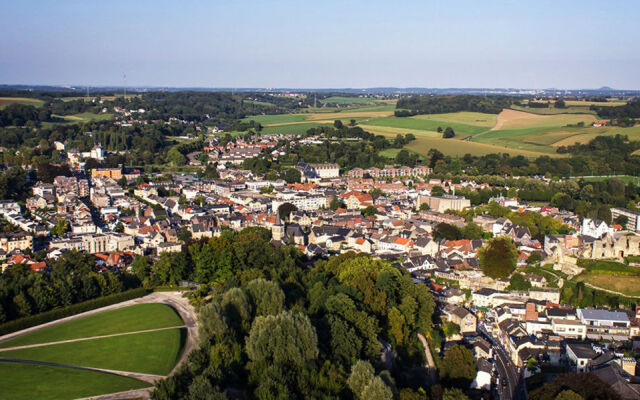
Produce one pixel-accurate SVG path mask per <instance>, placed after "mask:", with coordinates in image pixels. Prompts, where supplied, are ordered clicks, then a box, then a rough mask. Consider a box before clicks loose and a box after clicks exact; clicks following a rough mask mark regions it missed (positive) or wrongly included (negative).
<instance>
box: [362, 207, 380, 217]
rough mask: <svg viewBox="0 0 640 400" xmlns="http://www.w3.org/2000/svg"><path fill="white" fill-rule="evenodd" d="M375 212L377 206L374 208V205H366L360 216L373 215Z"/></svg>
mask: <svg viewBox="0 0 640 400" xmlns="http://www.w3.org/2000/svg"><path fill="white" fill-rule="evenodd" d="M376 212H378V209H377V208H375V207H374V206H367V207H366V208H365V209H363V210H362V216H364V217H373V216H375V215H376Z"/></svg>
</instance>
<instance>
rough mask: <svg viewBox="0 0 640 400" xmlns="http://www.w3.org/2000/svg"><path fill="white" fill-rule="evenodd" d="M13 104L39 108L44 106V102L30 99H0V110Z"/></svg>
mask: <svg viewBox="0 0 640 400" xmlns="http://www.w3.org/2000/svg"><path fill="white" fill-rule="evenodd" d="M15 103H18V104H26V105H28V106H34V107H39V106H41V105H42V104H44V101H42V100H40V99H32V98H30V97H0V109H2V108H4V107H6V106H8V105H9V104H15Z"/></svg>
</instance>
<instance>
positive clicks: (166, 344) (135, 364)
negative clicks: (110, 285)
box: [0, 328, 186, 375]
mask: <svg viewBox="0 0 640 400" xmlns="http://www.w3.org/2000/svg"><path fill="white" fill-rule="evenodd" d="M185 340H186V328H176V329H169V330H162V331H155V332H148V333H136V334H132V335H124V336H113V337H108V338H102V339H92V340H86V341H80V342H72V343H64V344H56V345H49V346H42V347H32V348H27V349H20V350H10V351H3V352H0V356H1V357H6V358H16V359H20V360H34V361H47V362H53V363H60V364H69V365H79V366H83V367H95V368H106V369H113V370H121V371H131V372H141V373H146V374H156V375H167V374H168V373H169V372H170V371H171V369H172V368H173V366H174V365H175V364H176V362H177V361H178V359H179V358H180V355H181V353H182V348H183V345H184V342H185Z"/></svg>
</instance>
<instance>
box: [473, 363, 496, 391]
mask: <svg viewBox="0 0 640 400" xmlns="http://www.w3.org/2000/svg"><path fill="white" fill-rule="evenodd" d="M492 369H493V365H491V363H490V362H489V361H487V360H485V359H484V358H479V359H477V360H476V370H477V371H478V373H477V374H476V377H475V379H474V380H473V382H471V388H472V389H478V390H491V371H492Z"/></svg>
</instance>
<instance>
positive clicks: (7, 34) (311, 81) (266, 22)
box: [0, 0, 640, 90]
mask: <svg viewBox="0 0 640 400" xmlns="http://www.w3.org/2000/svg"><path fill="white" fill-rule="evenodd" d="M1 1H2V9H3V13H2V15H0V22H1V26H0V34H2V36H3V39H4V40H3V41H2V42H1V43H0V51H1V52H2V54H3V57H2V58H1V59H0V83H2V84H9V85H14V84H15V85H20V84H23V85H53V86H80V87H82V86H116V87H121V86H128V87H172V88H173V87H175V88H180V87H184V88H188V87H192V88H292V89H294V88H301V89H306V88H313V89H327V88H331V89H339V88H340V89H345V88H353V89H359V88H381V87H397V88H521V89H597V88H600V87H603V86H608V87H612V88H615V89H627V90H634V89H640V75H639V74H637V72H636V71H637V67H638V66H639V65H640V55H638V50H639V46H640V44H639V43H640V40H639V39H640V33H638V31H637V29H636V21H637V20H638V17H640V12H639V11H640V6H638V5H637V4H636V3H635V2H633V1H620V2H617V3H615V4H613V5H612V7H608V8H607V9H606V10H605V11H603V8H602V3H601V2H596V1H582V2H551V1H539V2H536V4H527V3H521V2H512V1H496V2H492V3H491V4H481V5H478V4H477V3H476V2H472V1H452V2H448V3H447V4H446V5H442V4H438V3H435V4H434V3H432V2H406V3H403V4H402V5H395V4H393V5H392V4H390V3H388V2H380V1H367V2H363V1H355V2H350V3H348V4H347V3H341V2H336V1H326V2H323V3H320V4H298V3H297V2H290V1H274V2H267V3H263V2H257V1H245V2H234V3H222V4H218V3H207V2H193V3H189V4H183V3H173V2H167V1H148V0H146V1H138V2H134V3H131V4H130V3H127V2H123V1H121V0H117V1H112V2H109V3H96V4H94V3H93V2H76V1H62V2H55V3H54V2H51V1H40V2H36V1H24V2H19V3H18V2H9V1H6V0H1ZM124 74H126V80H124V79H123V75H124Z"/></svg>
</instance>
